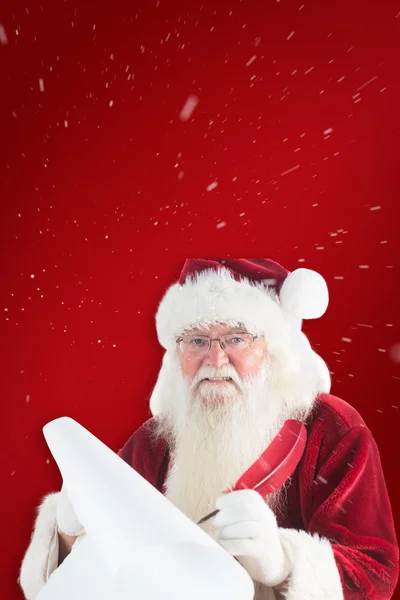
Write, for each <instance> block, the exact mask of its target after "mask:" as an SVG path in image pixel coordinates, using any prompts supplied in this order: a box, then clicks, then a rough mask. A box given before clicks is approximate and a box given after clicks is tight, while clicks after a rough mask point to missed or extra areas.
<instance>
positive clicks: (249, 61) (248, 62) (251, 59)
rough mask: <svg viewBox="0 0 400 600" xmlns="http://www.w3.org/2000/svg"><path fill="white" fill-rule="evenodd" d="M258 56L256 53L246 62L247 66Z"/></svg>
mask: <svg viewBox="0 0 400 600" xmlns="http://www.w3.org/2000/svg"><path fill="white" fill-rule="evenodd" d="M256 58H257V54H254V55H253V56H252V57H251V58H249V60H248V61H247V63H246V67H249V66H250V65H251V64H252V63H253V62H254V61H255V60H256Z"/></svg>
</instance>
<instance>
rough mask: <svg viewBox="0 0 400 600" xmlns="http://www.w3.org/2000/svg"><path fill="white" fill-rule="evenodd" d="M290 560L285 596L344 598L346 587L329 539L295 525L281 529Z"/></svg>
mask: <svg viewBox="0 0 400 600" xmlns="http://www.w3.org/2000/svg"><path fill="white" fill-rule="evenodd" d="M279 532H280V538H281V543H282V546H283V548H284V550H285V553H286V556H287V557H288V559H289V562H290V564H291V574H290V576H289V587H288V591H287V592H286V593H285V598H286V600H299V599H300V598H301V599H302V600H343V598H344V596H343V589H342V584H341V580H340V575H339V571H338V568H337V566H336V562H335V557H334V555H333V550H332V546H331V543H330V541H329V540H328V539H326V538H323V537H319V536H318V535H317V534H314V535H311V534H309V533H306V532H305V531H297V530H295V529H280V530H279Z"/></svg>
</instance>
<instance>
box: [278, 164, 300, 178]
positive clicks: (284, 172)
mask: <svg viewBox="0 0 400 600" xmlns="http://www.w3.org/2000/svg"><path fill="white" fill-rule="evenodd" d="M299 168H300V165H295V166H294V167H291V168H290V169H287V171H283V173H281V176H283V175H287V174H288V173H292V171H296V169H299Z"/></svg>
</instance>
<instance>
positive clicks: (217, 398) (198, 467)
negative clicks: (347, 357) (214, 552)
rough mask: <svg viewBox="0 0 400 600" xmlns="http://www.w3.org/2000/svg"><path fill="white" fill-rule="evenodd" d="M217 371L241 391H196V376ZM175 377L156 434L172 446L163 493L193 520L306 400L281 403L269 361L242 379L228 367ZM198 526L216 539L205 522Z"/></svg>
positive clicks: (219, 387) (228, 387) (205, 387)
mask: <svg viewBox="0 0 400 600" xmlns="http://www.w3.org/2000/svg"><path fill="white" fill-rule="evenodd" d="M218 375H219V376H220V377H221V376H226V375H229V376H232V377H233V378H234V380H235V382H237V383H238V385H239V386H240V388H241V391H239V390H238V389H237V388H236V387H235V386H233V385H232V384H227V383H225V384H207V383H205V384H202V386H201V389H200V390H198V389H196V386H195V385H194V384H196V382H197V381H198V379H199V378H201V377H210V378H214V377H215V378H217V376H218ZM180 379H181V381H179V382H178V386H177V390H176V392H177V393H176V396H175V402H174V404H173V406H172V407H171V408H170V410H169V414H167V415H164V417H163V419H162V420H161V421H160V423H159V427H158V432H157V433H158V435H162V436H163V437H165V438H166V439H167V441H168V443H169V445H170V448H171V450H172V465H171V468H170V471H169V474H168V477H167V481H166V485H165V487H166V497H167V498H168V499H169V500H170V501H171V502H172V503H173V504H174V505H175V506H177V507H178V508H179V509H180V510H181V511H182V512H183V513H185V514H186V515H187V516H188V517H189V518H190V519H192V520H193V521H194V522H195V523H197V522H198V521H199V520H200V519H201V518H202V517H204V516H205V515H207V514H208V513H210V512H212V511H213V510H215V503H216V501H217V499H218V498H219V497H220V496H221V495H222V494H223V492H224V491H226V490H227V489H228V488H229V487H231V486H233V485H234V484H235V483H236V481H237V480H238V479H239V477H240V476H241V475H242V474H243V473H244V472H245V471H246V470H247V469H248V467H249V466H250V465H251V464H252V463H253V462H254V461H255V460H256V459H257V458H258V457H259V456H260V454H261V453H262V452H263V451H264V450H265V448H266V447H267V446H268V444H269V443H270V442H271V440H272V439H273V438H274V437H275V435H276V434H277V433H278V431H279V429H280V428H281V426H282V425H283V422H284V421H285V420H286V419H289V418H297V419H299V420H304V418H305V416H306V414H307V412H308V410H307V409H309V408H310V406H308V405H309V404H311V403H310V402H308V405H307V407H306V406H297V408H293V406H292V405H287V404H286V403H285V400H284V399H283V398H282V396H281V392H282V390H281V385H282V384H281V382H280V384H281V385H280V387H279V386H277V385H276V381H277V379H276V373H275V372H274V363H273V362H272V361H271V360H268V361H265V363H264V364H263V365H262V366H261V368H260V370H259V372H258V373H257V375H256V376H253V377H252V378H249V379H247V380H246V381H243V380H242V381H241V380H240V378H239V377H238V374H237V372H236V371H235V370H234V369H233V367H232V366H230V365H227V366H226V367H223V368H222V369H219V370H217V369H212V368H210V367H208V368H206V369H205V371H203V370H200V372H199V373H198V374H197V375H196V378H195V380H194V384H192V385H189V384H188V383H187V381H186V380H184V378H183V376H182V377H181V378H180ZM278 390H279V391H278ZM224 400H225V401H224ZM289 406H291V408H289ZM282 500H283V494H282V491H279V492H277V493H275V494H273V495H270V496H268V497H267V498H266V501H267V502H268V504H269V505H270V506H271V507H272V508H278V506H279V505H280V503H281V502H282ZM201 527H202V528H203V529H204V530H205V531H207V533H209V534H210V535H211V536H212V537H214V538H215V532H214V531H213V528H212V525H211V524H210V522H209V521H207V522H206V523H204V524H203V525H202V526H201Z"/></svg>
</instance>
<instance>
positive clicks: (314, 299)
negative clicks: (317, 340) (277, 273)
mask: <svg viewBox="0 0 400 600" xmlns="http://www.w3.org/2000/svg"><path fill="white" fill-rule="evenodd" d="M279 301H280V305H281V308H282V310H283V311H284V312H285V313H287V314H288V315H291V316H294V317H297V318H299V319H318V318H319V317H322V315H323V314H324V313H325V311H326V309H327V308H328V303H329V292H328V286H327V284H326V281H325V279H324V278H323V277H322V275H320V274H319V273H317V272H316V271H312V270H311V269H296V270H295V271H292V272H291V273H289V275H288V276H287V277H286V279H285V281H284V282H283V285H282V288H281V290H280V293H279Z"/></svg>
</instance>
